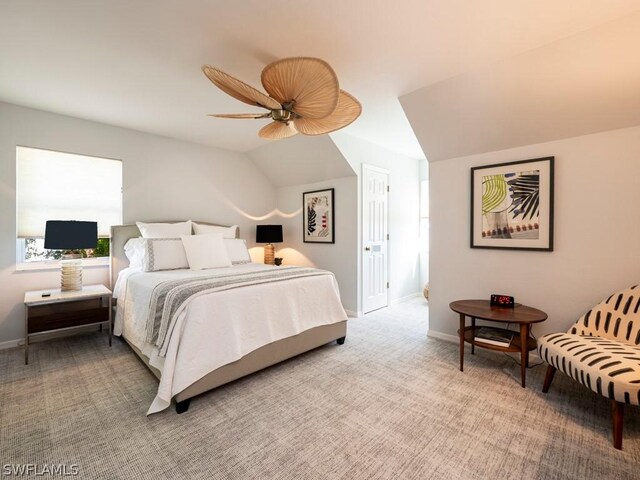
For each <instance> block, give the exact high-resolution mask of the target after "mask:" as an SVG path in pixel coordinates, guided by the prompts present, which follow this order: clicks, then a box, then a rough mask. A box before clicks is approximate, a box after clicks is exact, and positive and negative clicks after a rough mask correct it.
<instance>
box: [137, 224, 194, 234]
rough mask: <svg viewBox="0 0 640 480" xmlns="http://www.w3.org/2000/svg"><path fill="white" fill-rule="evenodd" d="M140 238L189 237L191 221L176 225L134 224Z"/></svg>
mask: <svg viewBox="0 0 640 480" xmlns="http://www.w3.org/2000/svg"><path fill="white" fill-rule="evenodd" d="M136 225H137V226H138V229H139V230H140V234H141V235H142V238H180V237H181V236H182V235H191V220H187V221H186V222H178V223H143V222H136Z"/></svg>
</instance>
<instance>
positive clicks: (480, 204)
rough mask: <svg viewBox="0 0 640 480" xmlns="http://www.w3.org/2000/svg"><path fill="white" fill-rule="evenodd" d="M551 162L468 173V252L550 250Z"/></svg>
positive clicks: (548, 159) (520, 163)
mask: <svg viewBox="0 0 640 480" xmlns="http://www.w3.org/2000/svg"><path fill="white" fill-rule="evenodd" d="M553 161H554V157H544V158H534V159H532V160H521V161H517V162H508V163H499V164H495V165H485V166H482V167H474V168H472V169H471V248H505V249H512V250H545V251H553Z"/></svg>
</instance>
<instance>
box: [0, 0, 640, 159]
mask: <svg viewBox="0 0 640 480" xmlns="http://www.w3.org/2000/svg"><path fill="white" fill-rule="evenodd" d="M638 8H640V5H639V4H638V0H600V1H591V2H585V1H584V0H563V1H561V2H559V1H557V0H537V1H535V2H532V1H530V0H493V1H491V2H480V1H478V2H446V1H441V0H403V1H401V2H395V3H393V4H391V3H389V2H388V1H387V0H349V1H344V0H323V1H317V0H297V1H283V0H267V1H265V0H243V1H241V2H229V1H226V0H191V1H189V2H176V1H174V0H136V1H135V2H131V1H130V0H109V1H103V2H97V1H94V2H78V1H76V0H56V1H50V2H46V1H45V2H43V1H40V0H7V1H3V2H0V100H3V101H6V102H9V103H16V104H20V105H25V106H29V107H33V108H38V109H42V110H48V111H52V112H56V113H62V114H66V115H71V116H75V117H79V118H86V119H90V120H95V121H99V122H103V123H108V124H112V125H117V126H121V127H126V128H132V129H136V130H141V131H145V132H150V133H155V134H159V135H165V136H169V137H174V138H179V139H183V140H188V141H192V142H196V143H202V144H207V145H213V146H217V147H222V148H227V149H231V150H236V151H242V152H246V151H249V150H252V149H254V148H256V147H258V146H260V145H263V144H264V143H265V141H264V140H260V139H259V138H258V137H257V135H256V131H257V130H258V128H259V126H261V125H262V123H264V121H258V120H256V121H249V120H246V121H242V120H238V121H233V120H222V119H212V118H208V117H206V114H207V113H214V112H219V113H224V112H228V113H235V112H243V111H250V110H251V109H250V108H249V109H247V110H245V109H244V108H243V107H244V105H243V104H240V103H239V102H237V101H236V100H234V99H232V98H230V97H229V96H227V95H225V94H224V93H223V92H221V91H219V90H218V89H216V88H215V87H213V86H212V85H211V84H210V82H209V81H208V80H207V79H206V78H205V77H204V75H203V74H202V72H201V71H200V66H201V65H202V64H205V63H206V64H212V65H216V66H218V67H220V68H222V69H223V70H225V71H227V72H229V73H231V74H233V75H236V76H237V77H239V78H241V79H243V80H245V81H246V82H248V83H251V84H253V85H254V86H260V81H259V79H260V71H261V70H262V68H263V67H264V66H265V65H266V64H267V63H269V62H271V61H273V60H275V59H279V58H283V57H288V56H317V57H320V58H323V59H325V60H326V61H328V62H329V63H330V64H331V65H332V66H333V67H334V69H335V70H336V72H337V74H338V78H339V79H340V82H341V87H342V88H344V89H345V90H347V91H349V92H350V93H352V94H353V95H355V96H356V97H357V98H358V99H359V100H360V101H361V102H362V104H363V115H362V117H361V118H359V119H358V120H357V121H356V122H355V123H354V124H353V125H351V126H349V127H348V128H347V129H345V130H346V131H347V132H348V133H349V134H351V135H354V136H356V137H360V138H363V139H366V140H368V141H369V142H373V143H376V144H379V145H382V146H385V147H386V148H388V149H391V150H394V151H399V152H401V153H404V154H405V155H407V156H409V157H413V158H419V157H422V156H423V153H422V151H421V149H420V145H419V143H418V141H417V140H416V138H415V136H414V134H413V132H412V131H411V126H410V125H409V122H408V121H407V119H406V117H405V115H404V112H403V110H402V107H401V106H400V103H399V102H398V97H399V96H400V95H402V94H405V93H407V92H411V91H414V90H416V89H418V88H421V87H424V86H427V85H431V84H433V83H435V82H439V81H442V80H444V79H446V78H450V77H452V76H454V75H458V74H461V73H463V72H466V71H469V70H471V69H473V68H477V67H478V66H481V65H485V64H487V63H490V62H495V61H497V60H499V59H501V58H505V57H509V56H513V55H515V54H517V53H520V52H524V51H527V50H530V49H532V48H536V47H539V46H541V45H544V44H547V43H549V42H552V41H555V40H558V39H559V38H562V37H565V36H567V35H571V34H574V33H576V32H579V31H582V30H585V29H588V28H591V27H593V26H595V25H598V24H601V23H603V22H606V21H608V20H611V19H615V18H618V17H621V16H624V15H628V14H629V13H630V12H632V11H634V10H637V9H638Z"/></svg>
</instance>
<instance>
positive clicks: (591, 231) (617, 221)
mask: <svg viewBox="0 0 640 480" xmlns="http://www.w3.org/2000/svg"><path fill="white" fill-rule="evenodd" d="M550 155H553V156H555V158H556V162H555V236H554V251H553V252H519V251H507V250H482V249H471V248H470V247H469V216H470V211H469V210H470V198H469V195H470V194H469V182H470V180H469V179H470V171H469V169H470V168H471V167H474V166H479V165H488V164H493V163H500V162H506V161H511V160H524V159H529V158H537V157H545V156H550ZM429 177H430V188H431V195H430V203H431V205H430V206H431V238H430V248H431V255H430V313H429V317H430V320H429V321H430V334H433V333H434V332H435V334H436V335H437V334H438V333H444V334H450V335H454V334H455V332H456V329H457V325H458V321H457V315H456V314H454V313H453V312H451V310H450V309H449V303H450V302H451V301H453V300H457V299H463V298H488V297H489V295H490V294H491V293H504V294H510V295H514V296H515V297H516V301H518V302H521V303H524V304H526V305H531V306H534V307H537V308H540V309H542V310H544V311H545V312H547V313H548V314H549V319H548V320H547V321H546V322H544V323H542V324H538V325H536V326H535V327H534V333H535V334H536V335H540V334H543V333H547V332H552V331H565V330H566V329H567V328H568V327H569V326H570V325H571V324H572V323H573V322H574V321H575V320H577V318H578V317H579V316H580V315H581V314H582V313H584V312H585V311H586V310H588V309H589V308H591V307H592V306H593V305H595V304H596V303H598V302H599V301H600V300H602V299H603V298H606V297H607V296H608V295H609V294H611V293H613V292H614V291H616V290H619V289H622V288H625V287H628V286H630V285H634V284H637V283H640V222H639V221H638V218H639V213H638V207H639V206H640V127H633V128H627V129H622V130H614V131H609V132H604V133H598V134H592V135H587V136H581V137H574V138H568V139H564V140H558V141H553V142H549V143H541V144H535V145H528V146H523V147H519V148H513V149H509V150H502V151H496V152H492V153H485V154H479V155H472V156H467V157H461V158H456V159H451V160H446V161H440V162H432V163H430V169H429Z"/></svg>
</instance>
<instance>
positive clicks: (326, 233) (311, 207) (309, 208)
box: [302, 188, 336, 243]
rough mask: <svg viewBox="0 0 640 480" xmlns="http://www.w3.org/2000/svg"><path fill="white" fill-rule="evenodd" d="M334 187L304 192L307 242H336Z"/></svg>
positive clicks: (303, 211) (303, 205)
mask: <svg viewBox="0 0 640 480" xmlns="http://www.w3.org/2000/svg"><path fill="white" fill-rule="evenodd" d="M334 211H335V210H334V208H333V188H327V189H326V190H316V191H314V192H304V193H303V194H302V221H303V231H304V234H303V235H304V238H303V241H304V242H305V243H335V241H336V240H335V232H334Z"/></svg>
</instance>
